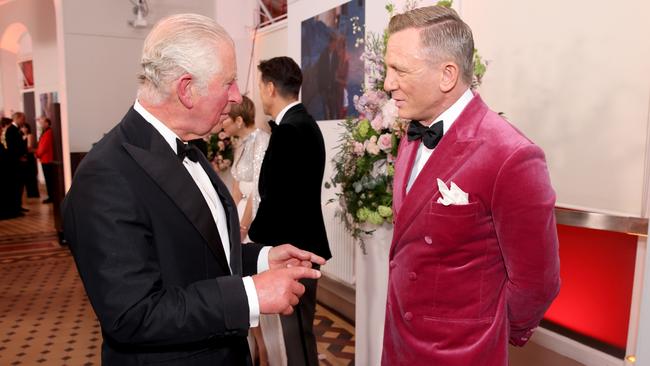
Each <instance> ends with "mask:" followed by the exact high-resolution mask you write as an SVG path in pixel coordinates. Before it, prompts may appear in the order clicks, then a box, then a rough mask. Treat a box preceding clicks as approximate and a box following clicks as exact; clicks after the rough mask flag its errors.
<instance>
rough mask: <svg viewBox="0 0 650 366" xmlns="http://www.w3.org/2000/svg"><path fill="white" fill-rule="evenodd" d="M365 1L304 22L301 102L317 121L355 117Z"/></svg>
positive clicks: (357, 0) (359, 83) (360, 80)
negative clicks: (355, 97)
mask: <svg viewBox="0 0 650 366" xmlns="http://www.w3.org/2000/svg"><path fill="white" fill-rule="evenodd" d="M364 25H365V0H351V1H349V2H347V3H344V4H342V5H339V6H337V7H335V8H332V9H329V10H327V11H325V12H323V13H320V14H318V15H315V16H313V17H311V18H309V19H306V20H304V21H303V22H302V24H301V68H302V72H303V83H302V102H303V104H304V105H305V106H306V107H307V110H308V111H309V112H310V113H311V114H312V116H313V117H314V118H315V119H316V120H337V119H343V118H346V117H349V116H352V117H356V116H357V114H358V113H357V111H356V110H355V109H354V105H353V102H352V100H353V99H352V98H353V97H354V96H355V95H361V94H362V90H361V87H362V85H363V77H364V74H363V61H362V60H361V54H362V53H363V47H364V44H363V39H364V34H365V32H364V28H365V27H364Z"/></svg>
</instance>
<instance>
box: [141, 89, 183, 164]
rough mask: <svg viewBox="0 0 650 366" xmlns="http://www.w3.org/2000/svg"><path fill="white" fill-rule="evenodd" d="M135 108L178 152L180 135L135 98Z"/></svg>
mask: <svg viewBox="0 0 650 366" xmlns="http://www.w3.org/2000/svg"><path fill="white" fill-rule="evenodd" d="M133 109H134V110H135V111H136V112H138V113H140V115H141V116H142V118H144V120H145V121H147V122H149V123H150V124H151V125H152V126H153V128H155V129H156V131H158V133H160V134H161V135H162V137H163V138H164V139H165V141H167V143H168V144H169V147H171V148H172V150H174V154H176V153H177V151H176V139H179V140H180V138H179V137H178V135H176V134H175V133H174V131H172V130H170V129H169V127H167V126H165V124H164V123H162V122H161V121H160V120H159V119H158V118H156V117H155V116H154V115H153V114H151V113H149V111H148V110H146V109H145V108H144V107H143V106H142V104H140V102H139V101H138V100H137V99H136V100H135V104H133ZM181 141H182V140H181Z"/></svg>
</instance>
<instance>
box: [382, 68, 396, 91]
mask: <svg viewBox="0 0 650 366" xmlns="http://www.w3.org/2000/svg"><path fill="white" fill-rule="evenodd" d="M395 89H397V82H396V80H395V77H394V76H393V73H392V72H391V71H390V70H386V78H385V79H384V90H385V91H386V92H388V93H390V92H391V91H393V90H395Z"/></svg>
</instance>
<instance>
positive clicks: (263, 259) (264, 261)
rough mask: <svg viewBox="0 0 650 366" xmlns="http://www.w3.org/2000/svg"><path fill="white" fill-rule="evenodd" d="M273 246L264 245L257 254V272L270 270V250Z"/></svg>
mask: <svg viewBox="0 0 650 366" xmlns="http://www.w3.org/2000/svg"><path fill="white" fill-rule="evenodd" d="M271 248H273V247H270V246H269V247H264V248H262V250H260V254H259V255H258V256H257V273H262V272H264V271H268V270H269V251H270V250H271Z"/></svg>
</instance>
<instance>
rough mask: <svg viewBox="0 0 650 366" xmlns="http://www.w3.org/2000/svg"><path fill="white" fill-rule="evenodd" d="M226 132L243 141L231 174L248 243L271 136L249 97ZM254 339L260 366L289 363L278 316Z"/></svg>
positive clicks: (264, 320) (266, 319) (263, 319)
mask: <svg viewBox="0 0 650 366" xmlns="http://www.w3.org/2000/svg"><path fill="white" fill-rule="evenodd" d="M223 131H224V132H225V133H226V135H228V136H230V137H236V138H237V139H238V141H239V143H238V145H237V147H236V148H235V153H234V160H233V165H232V168H231V173H232V176H233V179H234V182H233V198H234V199H235V203H236V204H237V211H238V213H239V231H240V236H241V238H242V240H243V241H244V242H247V241H249V239H248V228H249V227H250V225H251V223H252V222H253V218H254V217H255V214H256V213H257V208H258V206H259V203H260V195H259V192H258V190H257V185H258V182H259V176H260V168H261V167H262V161H263V160H264V153H265V152H266V148H267V146H268V145H269V138H270V135H269V134H268V133H267V132H265V131H263V130H260V129H258V128H256V127H255V104H253V101H252V100H250V99H249V98H248V97H246V96H242V102H241V103H240V104H235V105H233V106H232V108H231V109H230V112H229V113H228V118H227V119H226V120H225V121H223ZM251 336H252V337H249V342H250V343H251V349H252V351H254V352H253V354H254V357H255V356H256V357H258V358H259V364H260V365H270V366H284V365H286V364H287V356H286V351H285V347H284V339H283V337H282V324H281V323H280V318H279V317H278V315H261V316H260V326H259V327H255V328H251ZM251 338H252V339H251Z"/></svg>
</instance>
